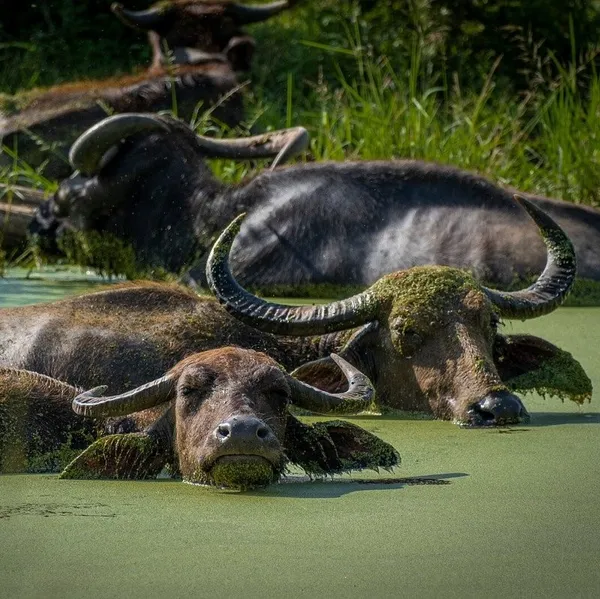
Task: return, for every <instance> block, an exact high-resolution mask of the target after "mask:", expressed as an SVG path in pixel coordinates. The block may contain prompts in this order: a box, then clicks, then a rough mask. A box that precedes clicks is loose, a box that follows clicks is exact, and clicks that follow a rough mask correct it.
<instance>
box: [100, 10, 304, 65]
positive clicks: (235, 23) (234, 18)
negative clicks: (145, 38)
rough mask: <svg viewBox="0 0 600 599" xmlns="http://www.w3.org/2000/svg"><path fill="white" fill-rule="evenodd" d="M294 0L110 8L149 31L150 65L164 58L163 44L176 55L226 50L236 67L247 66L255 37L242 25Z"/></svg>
mask: <svg viewBox="0 0 600 599" xmlns="http://www.w3.org/2000/svg"><path fill="white" fill-rule="evenodd" d="M296 3H297V0H295V1H293V0H290V1H285V0H282V1H280V2H272V3H270V4H259V5H255V6H252V5H247V4H238V3H236V2H229V1H227V0H225V1H223V0H216V1H210V0H209V1H207V0H167V1H165V2H157V3H156V4H153V5H152V6H151V7H150V8H148V9H147V10H139V11H135V10H127V9H126V8H125V7H124V6H123V5H122V4H119V3H116V2H115V3H114V4H113V5H112V6H111V10H112V11H113V12H114V13H115V15H117V17H118V18H119V19H121V21H123V23H125V24H126V25H128V26H129V27H134V28H136V29H141V30H143V31H148V32H149V41H150V45H151V46H152V49H153V61H152V65H153V67H155V68H156V67H157V66H159V65H161V64H162V63H163V61H164V50H163V47H161V44H162V43H164V44H166V47H168V48H169V49H170V50H171V51H172V52H173V53H174V55H175V56H176V57H178V56H181V57H185V56H193V55H195V54H196V52H197V50H202V51H204V52H218V53H222V54H227V55H228V56H229V58H230V61H231V64H232V66H233V68H234V69H235V70H247V69H249V68H250V61H251V59H252V53H253V50H254V39H253V38H252V37H250V36H249V35H247V34H246V32H245V31H244V29H243V28H244V27H245V26H246V25H251V24H252V23H259V22H261V21H265V20H267V19H269V18H271V17H273V16H275V15H277V14H279V13H280V12H282V11H284V10H286V9H288V8H291V7H292V6H293V5H294V4H296Z"/></svg>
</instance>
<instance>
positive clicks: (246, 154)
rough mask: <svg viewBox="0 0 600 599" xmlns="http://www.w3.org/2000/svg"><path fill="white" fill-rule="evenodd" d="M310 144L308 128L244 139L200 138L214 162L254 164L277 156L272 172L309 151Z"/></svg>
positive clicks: (282, 130) (283, 130) (274, 132)
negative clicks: (261, 159) (241, 161)
mask: <svg viewBox="0 0 600 599" xmlns="http://www.w3.org/2000/svg"><path fill="white" fill-rule="evenodd" d="M308 142H309V136H308V131H306V129H304V127H292V128H290V129H281V130H280V131H272V132H270V133H263V134H262V135H254V136H253V137H244V138H240V139H213V138H210V137H204V136H201V135H199V136H198V143H199V145H200V146H201V148H202V150H203V151H204V152H205V153H206V155H207V156H208V157H210V158H233V159H238V160H252V159H254V158H271V157H273V156H275V159H274V160H273V164H272V165H271V168H275V167H276V166H277V165H278V164H282V163H283V162H285V161H286V160H288V159H290V158H291V157H292V156H295V155H296V154H298V153H300V152H302V151H303V150H306V148H307V147H308Z"/></svg>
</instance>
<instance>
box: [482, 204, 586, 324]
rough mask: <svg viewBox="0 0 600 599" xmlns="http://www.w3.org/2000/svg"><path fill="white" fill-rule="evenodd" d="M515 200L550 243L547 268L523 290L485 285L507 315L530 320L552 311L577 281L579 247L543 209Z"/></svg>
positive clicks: (497, 304) (497, 306)
mask: <svg viewBox="0 0 600 599" xmlns="http://www.w3.org/2000/svg"><path fill="white" fill-rule="evenodd" d="M514 198H515V200H516V201H517V202H518V203H519V204H520V205H521V206H522V207H523V208H524V209H525V210H527V212H528V214H529V216H530V217H531V218H532V219H533V221H534V222H535V224H536V225H537V226H538V227H539V229H540V233H541V234H542V237H543V239H544V243H545V244H546V248H547V252H548V258H547V261H546V268H544V272H542V274H541V275H540V276H539V278H538V279H537V281H536V282H535V283H533V285H531V286H529V287H527V289H523V290H521V291H512V292H508V291H496V290H494V289H488V288H487V287H484V288H483V290H484V291H485V293H486V295H487V296H488V297H489V298H490V300H491V301H492V302H493V304H494V305H495V306H496V308H497V309H498V312H499V313H500V315H501V316H503V317H504V318H517V319H520V320H526V319H529V318H536V317H538V316H543V315H544V314H548V313H550V312H552V311H553V310H555V309H556V308H558V306H560V305H561V304H562V303H563V301H564V300H565V298H566V296H567V294H568V293H569V291H570V290H571V287H572V286H573V282H574V281H575V273H576V269H577V263H576V259H575V249H574V248H573V244H572V243H571V240H570V239H569V238H568V237H567V235H566V233H565V232H564V231H563V230H562V229H561V228H560V227H559V226H558V225H557V224H556V223H555V222H554V221H553V220H552V219H551V218H550V217H549V216H548V215H547V214H546V213H545V212H544V211H543V210H541V209H540V208H538V207H537V206H535V205H534V204H532V203H531V202H530V201H529V200H527V199H526V198H524V197H522V196H519V195H515V196H514Z"/></svg>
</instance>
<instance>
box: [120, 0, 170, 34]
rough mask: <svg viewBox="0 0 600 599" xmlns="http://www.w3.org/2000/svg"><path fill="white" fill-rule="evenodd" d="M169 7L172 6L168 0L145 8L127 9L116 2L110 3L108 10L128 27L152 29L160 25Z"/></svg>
mask: <svg viewBox="0 0 600 599" xmlns="http://www.w3.org/2000/svg"><path fill="white" fill-rule="evenodd" d="M171 9H172V6H171V5H170V4H169V3H168V2H161V3H160V4H157V5H156V6H152V7H150V8H148V9H147V10H127V9H126V8H125V7H124V6H123V5H122V4H119V3H118V2H114V3H113V4H111V5H110V10H112V11H113V13H114V14H115V15H116V17H117V18H118V19H119V21H121V22H122V23H124V24H125V25H127V26H128V27H134V28H135V29H143V30H148V29H154V28H155V27H158V26H160V25H162V23H163V22H164V20H165V17H166V16H167V15H168V14H169V12H171Z"/></svg>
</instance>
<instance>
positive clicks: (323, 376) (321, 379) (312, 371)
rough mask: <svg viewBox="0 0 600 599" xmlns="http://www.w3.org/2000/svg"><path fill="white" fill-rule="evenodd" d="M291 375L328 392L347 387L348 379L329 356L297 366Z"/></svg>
mask: <svg viewBox="0 0 600 599" xmlns="http://www.w3.org/2000/svg"><path fill="white" fill-rule="evenodd" d="M291 375H292V376H293V377H294V378H295V379H298V380H299V381H302V382H303V383H308V384H309V385H312V386H313V387H316V388H317V389H322V390H323V391H327V392H328V393H341V392H343V391H345V390H346V389H347V388H348V380H347V379H346V377H345V376H344V373H343V372H342V371H341V370H340V368H339V367H338V366H337V364H336V363H335V362H334V361H333V359H332V358H331V357H330V356H327V357H326V358H320V359H318V360H313V361H312V362H306V364H302V366H298V368H296V370H294V371H293V372H292V373H291Z"/></svg>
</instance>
